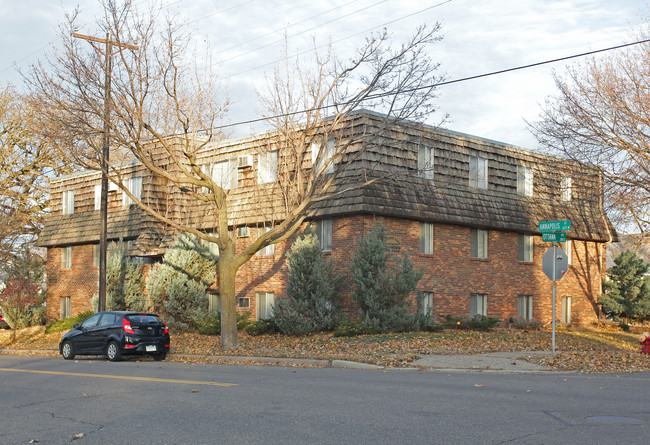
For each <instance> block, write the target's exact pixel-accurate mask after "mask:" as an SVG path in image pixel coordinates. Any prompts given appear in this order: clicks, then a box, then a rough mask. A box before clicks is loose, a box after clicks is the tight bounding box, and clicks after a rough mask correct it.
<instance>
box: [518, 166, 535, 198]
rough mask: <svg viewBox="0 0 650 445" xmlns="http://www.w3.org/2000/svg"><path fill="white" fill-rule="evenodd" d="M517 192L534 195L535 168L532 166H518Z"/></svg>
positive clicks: (523, 194)
mask: <svg viewBox="0 0 650 445" xmlns="http://www.w3.org/2000/svg"><path fill="white" fill-rule="evenodd" d="M517 194H518V195H521V196H533V169H532V168H531V167H524V166H523V165H519V166H517Z"/></svg>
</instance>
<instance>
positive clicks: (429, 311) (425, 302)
mask: <svg viewBox="0 0 650 445" xmlns="http://www.w3.org/2000/svg"><path fill="white" fill-rule="evenodd" d="M421 301H422V303H421V307H420V310H421V311H422V314H423V315H431V316H433V292H422V294H421Z"/></svg>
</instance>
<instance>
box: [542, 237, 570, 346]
mask: <svg viewBox="0 0 650 445" xmlns="http://www.w3.org/2000/svg"><path fill="white" fill-rule="evenodd" d="M568 268H569V258H568V257H567V256H566V254H565V253H564V251H563V250H562V248H561V247H559V246H558V245H557V243H555V242H554V243H553V247H549V249H548V250H547V251H546V253H545V254H544V257H543V258H542V270H543V271H544V273H545V274H546V276H547V277H549V279H551V280H552V281H553V300H552V304H551V308H552V309H551V313H552V317H553V321H552V325H553V331H552V333H551V349H552V352H553V357H555V282H556V281H557V280H560V279H562V277H563V276H564V274H565V273H566V271H567V270H568Z"/></svg>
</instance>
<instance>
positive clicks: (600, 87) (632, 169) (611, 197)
mask: <svg viewBox="0 0 650 445" xmlns="http://www.w3.org/2000/svg"><path fill="white" fill-rule="evenodd" d="M645 38H647V36H646V37H645ZM638 40H641V39H638ZM649 72H650V45H648V43H644V44H639V45H634V46H630V47H627V48H625V49H620V50H618V51H617V52H616V53H615V54H614V55H612V56H609V57H597V58H596V57H593V58H590V59H588V60H587V61H585V62H584V63H582V64H577V65H575V66H572V67H569V68H567V69H566V72H565V73H564V74H555V82H556V85H557V89H558V93H557V94H556V95H554V96H552V97H549V98H547V99H546V103H545V106H544V108H543V112H542V114H541V120H540V121H539V122H535V123H532V124H530V125H529V126H530V128H531V130H532V132H533V134H535V136H536V137H537V138H538V140H539V142H540V144H541V145H542V146H543V147H545V148H546V149H548V150H549V151H551V152H553V153H556V154H560V155H562V156H566V157H568V158H570V159H574V160H578V161H580V162H583V163H586V164H591V165H593V166H596V167H597V168H600V169H601V170H602V172H603V175H604V179H605V184H604V192H605V199H606V208H607V210H608V213H609V215H610V218H611V219H612V220H613V221H614V222H616V223H618V224H620V226H621V227H627V228H631V229H633V228H636V229H638V230H640V231H642V232H647V231H648V229H649V228H650V137H649V135H650V133H649V131H650V103H649V102H648V97H650V77H649V76H648V73H649Z"/></svg>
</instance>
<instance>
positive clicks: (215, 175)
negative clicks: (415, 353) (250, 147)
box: [212, 159, 237, 190]
mask: <svg viewBox="0 0 650 445" xmlns="http://www.w3.org/2000/svg"><path fill="white" fill-rule="evenodd" d="M212 181H214V183H215V184H217V185H218V186H219V187H221V188H222V189H224V190H230V189H235V188H237V159H228V160H226V161H221V162H217V163H215V164H213V165H212Z"/></svg>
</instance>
